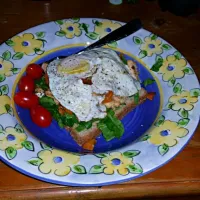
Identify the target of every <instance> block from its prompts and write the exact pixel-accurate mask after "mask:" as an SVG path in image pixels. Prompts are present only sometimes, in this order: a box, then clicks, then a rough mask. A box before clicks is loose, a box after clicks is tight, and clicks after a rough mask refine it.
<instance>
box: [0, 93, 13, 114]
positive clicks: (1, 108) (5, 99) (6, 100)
mask: <svg viewBox="0 0 200 200" xmlns="http://www.w3.org/2000/svg"><path fill="white" fill-rule="evenodd" d="M0 102H1V103H0V115H3V114H6V113H7V112H8V111H7V109H6V105H10V104H11V100H10V97H9V96H7V95H2V96H0Z"/></svg>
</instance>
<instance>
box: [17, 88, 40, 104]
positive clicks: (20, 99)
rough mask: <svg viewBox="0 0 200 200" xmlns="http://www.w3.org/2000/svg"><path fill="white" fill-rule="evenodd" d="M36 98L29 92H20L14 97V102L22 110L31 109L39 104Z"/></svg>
mask: <svg viewBox="0 0 200 200" xmlns="http://www.w3.org/2000/svg"><path fill="white" fill-rule="evenodd" d="M38 99H39V98H38V96H37V95H35V94H33V93H31V92H24V91H20V92H17V93H16V94H15V96H14V101H15V103H16V104H17V105H19V106H21V107H22V108H31V107H33V106H35V105H37V104H38V103H39V101H38Z"/></svg>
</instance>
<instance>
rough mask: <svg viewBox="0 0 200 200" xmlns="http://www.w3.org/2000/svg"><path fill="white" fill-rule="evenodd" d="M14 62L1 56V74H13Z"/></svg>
mask: <svg viewBox="0 0 200 200" xmlns="http://www.w3.org/2000/svg"><path fill="white" fill-rule="evenodd" d="M12 68H13V64H12V63H11V62H10V61H7V60H4V59H3V58H1V57H0V75H2V76H12V75H13V72H12Z"/></svg>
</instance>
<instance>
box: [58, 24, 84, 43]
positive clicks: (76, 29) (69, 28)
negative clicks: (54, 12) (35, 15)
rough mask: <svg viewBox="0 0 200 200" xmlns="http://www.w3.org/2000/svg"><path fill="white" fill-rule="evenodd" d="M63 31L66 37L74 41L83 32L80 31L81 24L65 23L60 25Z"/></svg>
mask: <svg viewBox="0 0 200 200" xmlns="http://www.w3.org/2000/svg"><path fill="white" fill-rule="evenodd" d="M60 28H61V31H62V32H63V33H65V37H66V38H69V39H72V38H74V36H76V37H78V36H80V35H81V33H82V31H81V29H80V24H79V23H77V22H74V23H73V22H71V21H65V22H64V23H63V24H62V25H60Z"/></svg>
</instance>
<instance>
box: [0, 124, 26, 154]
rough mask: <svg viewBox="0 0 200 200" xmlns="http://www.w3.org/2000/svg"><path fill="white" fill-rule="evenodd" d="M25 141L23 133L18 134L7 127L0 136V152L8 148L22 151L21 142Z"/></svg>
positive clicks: (13, 129)
mask: <svg viewBox="0 0 200 200" xmlns="http://www.w3.org/2000/svg"><path fill="white" fill-rule="evenodd" d="M26 139H27V136H26V134H25V133H19V132H17V131H16V129H15V128H13V127H7V128H6V129H5V131H3V134H0V150H5V149H7V148H8V147H13V148H14V149H22V148H23V146H22V142H24V141H25V140H26Z"/></svg>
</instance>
